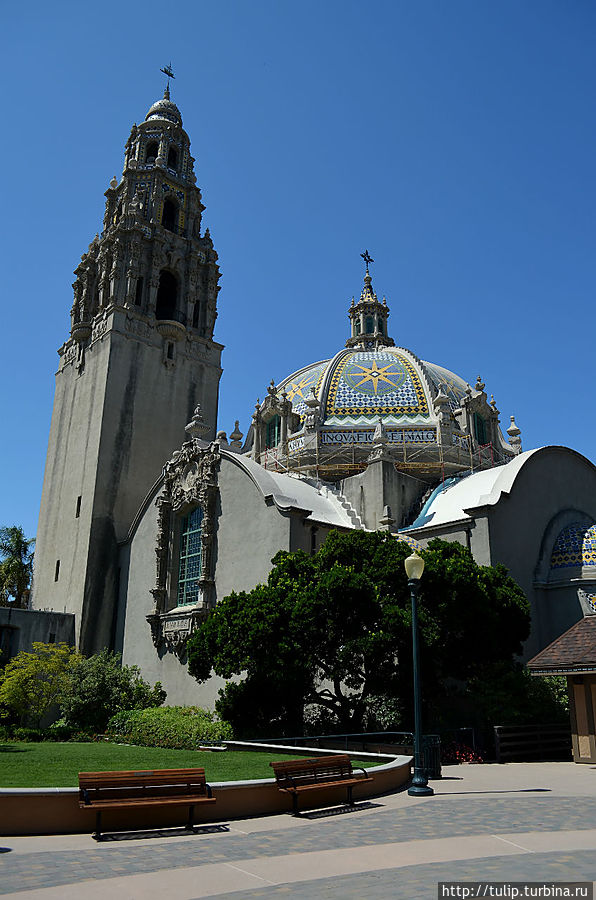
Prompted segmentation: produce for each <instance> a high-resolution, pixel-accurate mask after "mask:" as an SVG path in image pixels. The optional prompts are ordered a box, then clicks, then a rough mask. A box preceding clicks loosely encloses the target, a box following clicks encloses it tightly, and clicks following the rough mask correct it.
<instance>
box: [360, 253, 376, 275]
mask: <svg viewBox="0 0 596 900" xmlns="http://www.w3.org/2000/svg"><path fill="white" fill-rule="evenodd" d="M360 256H361V257H362V259H363V260H364V262H365V263H366V274H367V275H368V264H369V263H372V262H374V259H373V258H372V256H371V255H370V253H369V252H368V250H365V251H364V253H361V254H360Z"/></svg>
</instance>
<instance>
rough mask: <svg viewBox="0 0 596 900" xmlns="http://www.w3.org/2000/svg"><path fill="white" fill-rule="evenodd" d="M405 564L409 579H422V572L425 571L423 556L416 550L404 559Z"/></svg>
mask: <svg viewBox="0 0 596 900" xmlns="http://www.w3.org/2000/svg"><path fill="white" fill-rule="evenodd" d="M404 566H405V567H406V575H407V576H408V578H409V579H413V580H415V581H420V579H421V578H422V573H423V572H424V560H423V559H422V557H421V556H418V554H417V553H416V551H415V550H414V552H413V553H412V555H411V556H408V558H407V559H406V560H405V561H404Z"/></svg>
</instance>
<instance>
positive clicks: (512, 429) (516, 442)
mask: <svg viewBox="0 0 596 900" xmlns="http://www.w3.org/2000/svg"><path fill="white" fill-rule="evenodd" d="M507 434H508V435H509V443H510V444H511V449H512V450H513V452H514V453H515V455H516V456H517V455H519V454H520V453H521V452H522V442H521V428H518V426H517V424H516V422H515V416H511V425H510V426H509V428H508V429H507Z"/></svg>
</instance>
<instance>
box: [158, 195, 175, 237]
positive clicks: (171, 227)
mask: <svg viewBox="0 0 596 900" xmlns="http://www.w3.org/2000/svg"><path fill="white" fill-rule="evenodd" d="M177 223H178V207H177V206H176V204H175V203H174V202H173V201H172V200H166V201H164V205H163V213H162V216H161V224H162V225H163V227H164V228H167V229H168V231H174V232H175V231H177V230H178V229H177V227H176V226H177Z"/></svg>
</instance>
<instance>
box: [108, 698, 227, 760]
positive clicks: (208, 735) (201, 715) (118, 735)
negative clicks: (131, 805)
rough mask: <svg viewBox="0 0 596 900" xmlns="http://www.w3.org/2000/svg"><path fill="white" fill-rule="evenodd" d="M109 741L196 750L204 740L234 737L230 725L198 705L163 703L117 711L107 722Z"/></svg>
mask: <svg viewBox="0 0 596 900" xmlns="http://www.w3.org/2000/svg"><path fill="white" fill-rule="evenodd" d="M107 735H108V737H109V738H110V740H112V741H118V742H119V743H126V744H139V745H141V746H143V747H167V748H170V749H173V750H195V749H196V748H197V747H198V746H199V745H200V744H201V743H203V742H205V741H221V740H225V739H230V738H232V737H233V735H232V729H231V726H230V725H229V724H228V723H227V722H222V721H221V720H220V719H218V717H217V716H216V714H215V713H213V712H210V711H209V710H207V709H201V708H200V707H198V706H163V707H152V708H149V709H135V710H128V711H124V712H119V713H116V715H115V716H112V718H111V719H110V721H109V722H108V726H107Z"/></svg>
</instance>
